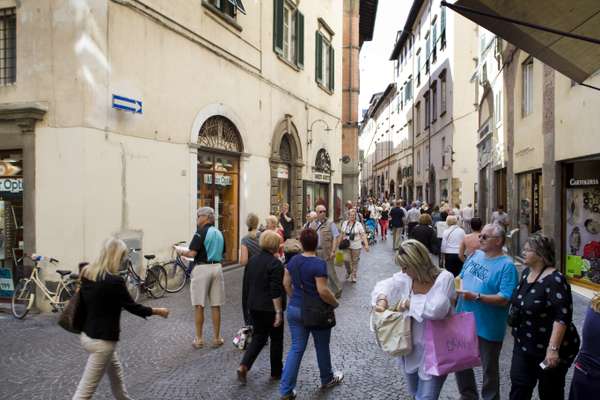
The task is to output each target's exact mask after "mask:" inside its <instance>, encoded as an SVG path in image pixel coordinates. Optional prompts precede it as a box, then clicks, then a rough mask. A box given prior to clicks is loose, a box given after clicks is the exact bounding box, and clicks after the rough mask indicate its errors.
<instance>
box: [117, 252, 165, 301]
mask: <svg viewBox="0 0 600 400" xmlns="http://www.w3.org/2000/svg"><path fill="white" fill-rule="evenodd" d="M140 251H141V249H129V254H128V255H127V258H126V259H125V269H124V270H123V272H121V274H122V275H123V277H124V279H125V285H126V286H127V290H128V291H129V294H130V295H131V297H132V298H133V300H134V301H136V302H137V301H138V299H139V297H140V292H144V293H146V295H148V296H150V297H152V298H155V299H158V298H161V297H163V296H164V295H165V290H166V288H167V273H166V271H165V269H164V268H163V266H162V265H161V264H160V263H154V264H152V265H151V264H150V261H151V260H153V259H155V258H156V256H155V255H154V254H144V258H145V259H146V260H147V261H148V264H147V266H146V275H145V276H144V278H142V277H141V276H140V275H139V274H138V273H137V272H136V271H135V268H134V267H133V260H132V259H131V257H132V255H134V254H135V253H138V252H140Z"/></svg>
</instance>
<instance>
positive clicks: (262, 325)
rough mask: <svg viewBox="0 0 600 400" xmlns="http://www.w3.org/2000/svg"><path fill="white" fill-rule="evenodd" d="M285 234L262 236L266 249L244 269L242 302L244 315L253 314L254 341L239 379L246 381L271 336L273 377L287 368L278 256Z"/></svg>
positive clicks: (265, 232)
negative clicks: (284, 364)
mask: <svg viewBox="0 0 600 400" xmlns="http://www.w3.org/2000/svg"><path fill="white" fill-rule="evenodd" d="M280 245H281V236H279V234H278V233H277V232H275V231H264V232H263V233H262V234H261V235H260V247H261V248H262V252H261V253H259V254H258V255H256V256H254V257H252V258H251V259H250V261H248V264H247V265H246V269H245V270H244V283H243V288H242V304H243V305H244V310H245V313H244V316H245V317H246V315H249V316H250V319H251V321H246V323H250V322H251V325H252V327H253V329H254V332H253V337H252V341H251V342H250V344H249V345H248V348H247V349H246V352H245V353H244V358H243V359H242V362H241V363H240V366H239V368H238V370H237V375H238V379H239V380H240V381H241V382H242V383H246V375H247V374H248V371H249V370H250V368H252V364H254V361H255V360H256V357H258V355H259V354H260V352H261V350H262V349H263V347H264V346H265V344H267V340H268V339H271V349H270V350H271V377H272V378H273V379H279V378H280V377H281V371H282V370H283V361H282V360H283V309H284V307H285V304H284V298H285V297H284V296H283V294H284V289H283V264H281V261H279V259H278V258H277V257H276V256H275V254H276V253H277V252H278V251H279V246H280Z"/></svg>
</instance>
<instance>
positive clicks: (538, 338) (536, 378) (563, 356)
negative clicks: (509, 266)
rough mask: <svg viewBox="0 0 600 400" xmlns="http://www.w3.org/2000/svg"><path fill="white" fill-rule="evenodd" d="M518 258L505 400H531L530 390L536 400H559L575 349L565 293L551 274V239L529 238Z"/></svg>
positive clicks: (566, 289)
mask: <svg viewBox="0 0 600 400" xmlns="http://www.w3.org/2000/svg"><path fill="white" fill-rule="evenodd" d="M523 256H524V258H525V264H526V265H527V266H528V268H526V269H525V270H524V271H523V274H522V277H521V280H520V282H519V284H518V285H517V287H516V289H515V291H514V293H513V297H512V299H511V303H510V304H511V307H510V312H509V320H508V323H509V325H510V326H511V327H512V335H513V337H514V338H515V342H514V349H513V357H512V364H511V369H510V379H511V388H510V399H511V400H521V399H531V396H532V394H533V389H534V388H535V385H536V384H538V392H539V395H540V399H541V400H545V399H553V400H554V399H563V398H564V391H565V375H566V374H567V370H568V369H569V366H570V365H571V363H572V362H573V359H574V358H575V355H576V354H577V351H578V349H579V337H578V335H577V330H576V329H575V326H574V325H573V323H572V317H573V298H572V297H571V287H570V286H569V283H568V282H567V280H566V278H565V277H564V275H562V274H561V273H560V272H558V271H557V270H556V268H554V265H555V261H556V258H555V257H556V256H555V252H554V241H553V240H552V239H551V238H549V237H546V236H543V235H539V234H536V235H532V236H530V237H529V238H528V239H527V242H526V243H525V246H524V250H523ZM540 363H544V365H545V366H546V368H544V369H542V367H541V366H540Z"/></svg>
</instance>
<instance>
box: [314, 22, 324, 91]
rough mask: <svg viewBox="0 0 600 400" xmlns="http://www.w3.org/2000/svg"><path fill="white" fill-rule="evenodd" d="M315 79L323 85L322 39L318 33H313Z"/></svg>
mask: <svg viewBox="0 0 600 400" xmlns="http://www.w3.org/2000/svg"><path fill="white" fill-rule="evenodd" d="M315 79H316V81H317V82H319V83H323V38H322V37H321V34H320V33H319V31H317V32H315Z"/></svg>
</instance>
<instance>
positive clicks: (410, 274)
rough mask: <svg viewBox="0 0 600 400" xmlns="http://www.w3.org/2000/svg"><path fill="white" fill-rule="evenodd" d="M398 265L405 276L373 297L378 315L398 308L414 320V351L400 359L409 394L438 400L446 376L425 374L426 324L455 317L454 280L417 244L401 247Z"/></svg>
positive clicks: (392, 280) (399, 275)
mask: <svg viewBox="0 0 600 400" xmlns="http://www.w3.org/2000/svg"><path fill="white" fill-rule="evenodd" d="M396 263H397V264H398V265H399V266H400V269H401V272H398V273H396V274H394V275H393V276H392V277H391V278H388V279H386V280H383V281H380V282H378V283H377V284H376V285H375V288H374V289H373V292H372V293H371V301H372V305H373V306H374V310H375V312H382V311H384V310H385V309H387V308H392V307H396V306H397V307H398V310H400V311H408V315H409V316H410V317H411V330H412V351H411V352H410V353H409V354H407V355H404V356H401V357H399V358H398V363H399V365H400V367H401V369H402V371H403V372H404V375H405V376H406V382H407V384H408V391H409V392H410V394H411V395H412V396H413V398H415V399H416V400H423V399H437V398H438V397H439V395H440V392H441V390H442V386H443V384H444V381H445V380H446V376H445V375H444V376H432V375H429V374H427V373H425V371H424V356H425V354H424V346H425V345H424V337H423V336H424V331H425V320H427V319H429V320H440V319H444V318H446V317H448V316H449V315H450V314H451V313H452V309H453V304H454V301H455V299H456V292H455V289H454V277H453V276H452V274H451V273H450V272H448V271H446V270H443V269H440V268H438V267H437V266H435V265H433V263H432V262H431V258H430V256H429V252H428V251H427V248H426V247H425V246H424V245H423V244H422V243H421V242H419V241H417V240H413V239H410V240H406V241H405V242H403V243H402V244H401V245H400V248H399V249H398V254H397V256H396Z"/></svg>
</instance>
